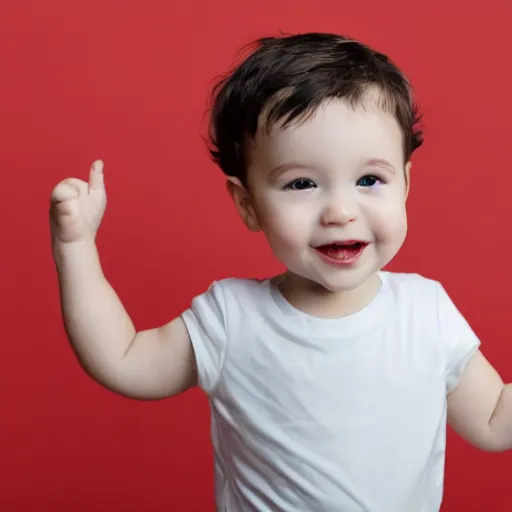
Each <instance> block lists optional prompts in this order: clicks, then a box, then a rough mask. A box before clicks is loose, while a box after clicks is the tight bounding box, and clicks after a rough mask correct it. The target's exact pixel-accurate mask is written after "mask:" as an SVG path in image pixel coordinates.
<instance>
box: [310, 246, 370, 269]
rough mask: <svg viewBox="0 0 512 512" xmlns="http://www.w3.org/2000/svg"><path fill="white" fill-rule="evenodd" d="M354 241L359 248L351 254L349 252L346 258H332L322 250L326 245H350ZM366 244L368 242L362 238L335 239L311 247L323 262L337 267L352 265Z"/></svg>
mask: <svg viewBox="0 0 512 512" xmlns="http://www.w3.org/2000/svg"><path fill="white" fill-rule="evenodd" d="M356 243H357V244H360V247H359V249H358V250H357V251H356V252H354V253H353V254H351V255H350V256H348V257H347V258H344V259H342V260H340V259H338V258H333V257H331V256H329V254H327V253H326V252H325V251H324V250H325V249H326V248H327V247H329V246H332V245H351V244H356ZM368 245H369V243H368V242H364V241H362V240H337V241H333V242H329V243H326V244H322V245H318V246H316V247H313V249H314V250H315V252H316V253H317V254H318V256H319V257H320V258H321V259H322V260H323V261H324V262H325V263H328V264H329V265H334V266H338V267H347V266H350V265H354V264H355V263H356V262H357V261H358V260H359V258H360V257H361V255H362V254H363V251H364V250H365V249H366V247H367V246H368ZM322 249H324V250H322Z"/></svg>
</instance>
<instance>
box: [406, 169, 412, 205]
mask: <svg viewBox="0 0 512 512" xmlns="http://www.w3.org/2000/svg"><path fill="white" fill-rule="evenodd" d="M411 167H412V162H411V161H410V160H409V162H407V163H406V164H405V199H407V196H408V195H409V190H410V188H411Z"/></svg>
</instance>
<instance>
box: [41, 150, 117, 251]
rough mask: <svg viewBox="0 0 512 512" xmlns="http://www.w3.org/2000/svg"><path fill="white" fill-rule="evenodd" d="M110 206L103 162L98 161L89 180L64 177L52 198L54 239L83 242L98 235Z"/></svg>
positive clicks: (51, 218) (64, 241)
mask: <svg viewBox="0 0 512 512" xmlns="http://www.w3.org/2000/svg"><path fill="white" fill-rule="evenodd" d="M106 206H107V194H106V191H105V185H104V181H103V162H102V161H101V160H97V161H95V162H94V163H93V164H92V166H91V169H90V173H89V182H85V181H83V180H80V179H77V178H67V179H65V180H63V181H61V182H60V183H59V184H58V185H57V186H56V187H55V188H54V189H53V191H52V194H51V199H50V230H51V234H52V238H53V240H54V241H58V242H61V243H74V242H81V241H82V240H85V239H87V238H92V239H94V238H95V237H96V232H97V231H98V228H99V227H100V224H101V219H102V218H103V214H104V213H105V208H106Z"/></svg>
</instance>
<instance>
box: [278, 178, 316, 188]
mask: <svg viewBox="0 0 512 512" xmlns="http://www.w3.org/2000/svg"><path fill="white" fill-rule="evenodd" d="M284 188H285V189H289V190H308V189H310V188H316V185H315V184H314V183H313V182H312V181H311V180H308V179H306V178H300V179H298V180H294V181H292V182H291V183H288V185H286V186H285V187H284Z"/></svg>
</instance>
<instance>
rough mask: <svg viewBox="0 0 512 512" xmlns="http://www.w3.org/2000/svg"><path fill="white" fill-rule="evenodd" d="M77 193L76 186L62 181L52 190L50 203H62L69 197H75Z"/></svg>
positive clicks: (78, 193)
mask: <svg viewBox="0 0 512 512" xmlns="http://www.w3.org/2000/svg"><path fill="white" fill-rule="evenodd" d="M79 195H80V192H79V189H78V188H77V187H74V186H72V185H71V184H69V183H66V182H64V181H63V182H61V183H59V184H58V185H57V186H56V187H55V188H54V189H53V190H52V194H51V197H50V200H51V202H52V203H62V202H63V201H67V200H69V199H76V198H77V197H78V196H79Z"/></svg>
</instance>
